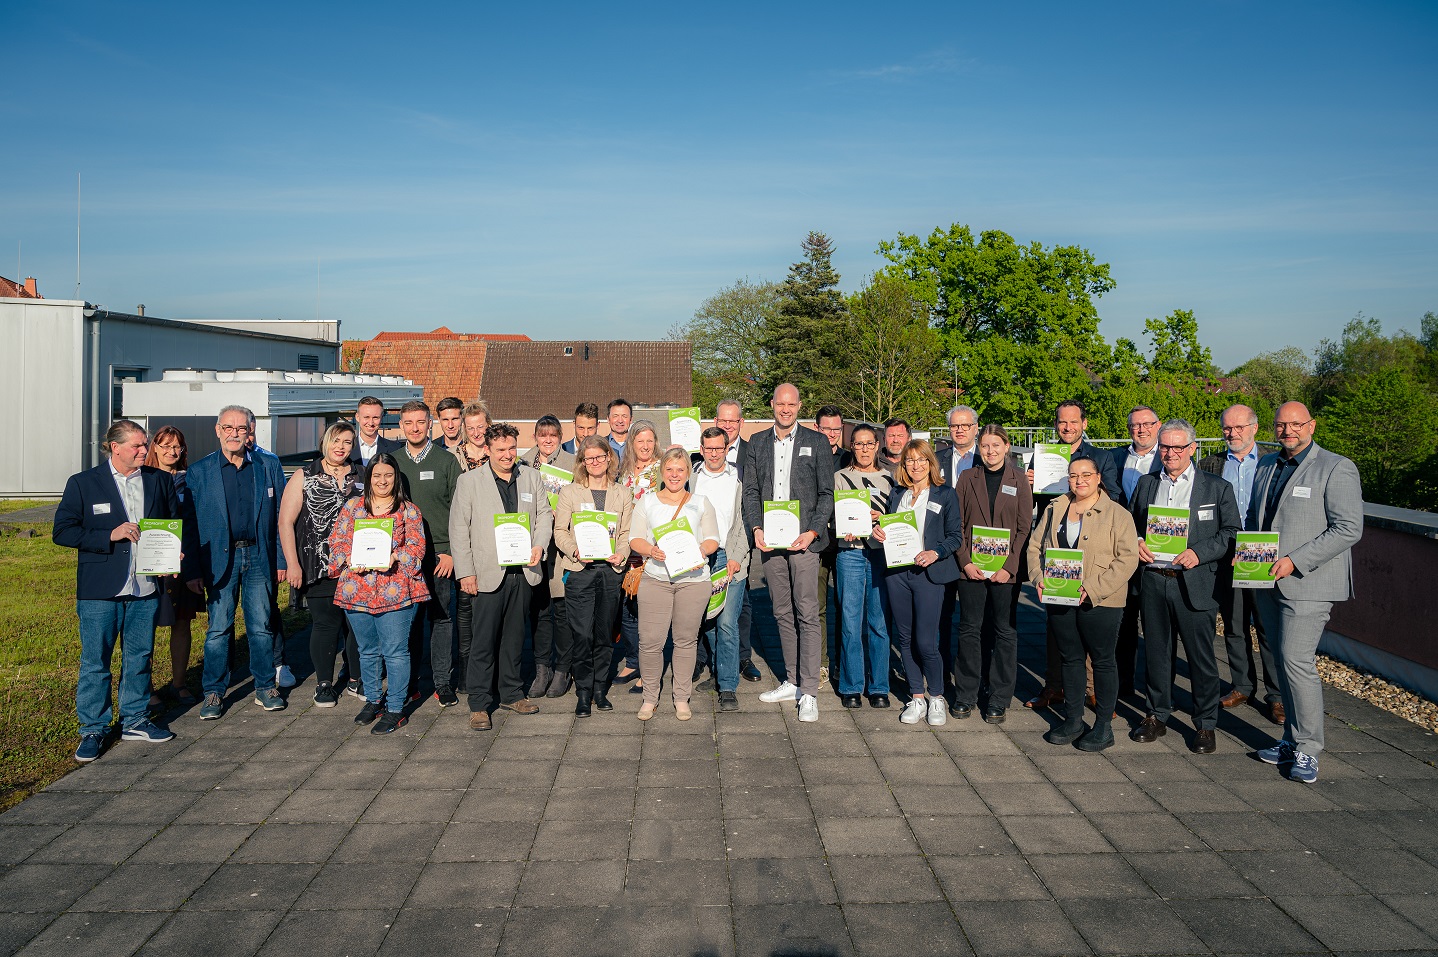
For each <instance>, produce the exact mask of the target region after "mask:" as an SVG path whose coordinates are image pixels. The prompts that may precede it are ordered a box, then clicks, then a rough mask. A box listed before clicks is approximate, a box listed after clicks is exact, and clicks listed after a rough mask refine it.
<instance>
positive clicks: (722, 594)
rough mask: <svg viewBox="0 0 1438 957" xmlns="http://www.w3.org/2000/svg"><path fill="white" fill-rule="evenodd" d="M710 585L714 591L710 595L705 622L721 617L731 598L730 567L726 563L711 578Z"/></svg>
mask: <svg viewBox="0 0 1438 957" xmlns="http://www.w3.org/2000/svg"><path fill="white" fill-rule="evenodd" d="M709 585H710V588H712V589H713V590H712V591H710V593H709V609H708V610H707V611H705V612H704V620H705V621H712V620H713V619H715V618H718V617H719V613H720V612H721V611H723V610H724V603H725V602H726V601H727V600H728V598H729V565H728V563H727V562H726V563H725V564H724V567H722V568H720V569H719V570H718V571H716V572H715V573H714V574H712V575H710V576H709Z"/></svg>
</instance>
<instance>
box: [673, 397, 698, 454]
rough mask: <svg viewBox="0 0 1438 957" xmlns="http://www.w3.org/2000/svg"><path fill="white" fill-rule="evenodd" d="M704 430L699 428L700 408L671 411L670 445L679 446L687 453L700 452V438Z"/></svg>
mask: <svg viewBox="0 0 1438 957" xmlns="http://www.w3.org/2000/svg"><path fill="white" fill-rule="evenodd" d="M703 431H704V430H703V429H701V428H700V427H699V407H698V406H694V407H693V408H689V409H670V410H669V444H670V445H677V446H680V447H681V448H683V449H684V451H686V452H698V451H699V436H700V434H701V433H702V432H703Z"/></svg>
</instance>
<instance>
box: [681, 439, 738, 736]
mask: <svg viewBox="0 0 1438 957" xmlns="http://www.w3.org/2000/svg"><path fill="white" fill-rule="evenodd" d="M699 448H700V451H701V452H702V454H703V456H704V457H703V460H702V461H701V462H700V463H699V465H698V466H697V467H695V469H694V478H693V479H692V480H690V483H689V487H690V488H691V489H693V491H694V494H695V495H702V496H704V497H705V498H707V499H708V500H709V504H710V505H712V506H714V520H715V524H716V525H717V527H718V530H719V540H720V541H721V542H723V543H724V544H722V545H720V546H719V549H718V550H717V551H716V552H715V553H714V554H713V555H711V556H710V558H709V570H710V573H711V574H713V573H717V572H718V571H719V570H720V569H721V568H722V569H725V570H726V571H727V572H728V574H729V592H728V594H727V596H726V598H725V601H724V608H723V610H722V611H720V612H719V615H718V617H716V618H715V619H713V620H712V621H706V622H705V623H704V627H703V629H702V631H701V634H700V637H699V661H698V663H697V664H696V665H695V667H694V671H695V674H698V673H699V671H700V669H701V668H702V667H703V666H705V665H709V666H710V667H711V668H712V669H713V671H714V679H715V684H716V686H717V688H718V691H719V710H720V711H738V710H739V697H738V689H739V615H740V614H741V613H742V611H743V608H744V602H743V601H742V600H741V599H740V597H739V596H740V595H741V594H746V593H747V591H748V584H749V583H748V582H747V581H745V578H746V577H747V575H748V569H749V536H748V533H747V532H746V531H745V530H744V516H743V514H742V513H743V504H744V502H743V483H741V482H740V481H739V473H738V471H737V470H736V469H735V468H734V466H732V465H730V464H729V463H727V462H725V461H724V457H725V455H726V454H728V452H729V436H728V434H727V433H725V431H724V430H723V429H721V428H718V427H717V426H710V427H709V428H707V429H705V430H704V433H703V434H702V435H701V436H700V438H699ZM711 646H712V647H711Z"/></svg>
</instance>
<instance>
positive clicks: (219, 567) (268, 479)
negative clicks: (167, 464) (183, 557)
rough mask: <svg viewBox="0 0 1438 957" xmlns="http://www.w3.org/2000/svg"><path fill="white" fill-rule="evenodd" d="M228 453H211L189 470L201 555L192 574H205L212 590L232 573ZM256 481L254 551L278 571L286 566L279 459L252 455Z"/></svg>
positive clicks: (187, 480)
mask: <svg viewBox="0 0 1438 957" xmlns="http://www.w3.org/2000/svg"><path fill="white" fill-rule="evenodd" d="M224 457H225V456H224V453H223V452H211V453H210V454H209V455H207V456H205V457H204V458H202V459H200V460H199V461H198V462H196V463H195V464H194V465H191V466H190V470H189V471H188V472H186V473H185V484H186V485H188V486H189V489H190V498H191V501H192V502H193V507H194V510H195V532H196V537H197V540H198V541H197V544H198V548H199V554H198V555H196V556H195V558H196V563H197V564H196V566H195V571H194V572H193V573H192V575H191V577H192V578H200V579H202V580H203V581H204V583H205V585H206V587H211V588H213V587H214V586H215V585H216V584H218V583H220V582H222V581H224V580H225V576H226V575H228V574H229V572H230V560H231V558H232V552H233V549H232V548H231V547H230V512H229V507H228V505H227V503H226V500H225V483H224V480H223V479H222V478H221V477H220V464H221V463H222V462H223V461H224ZM246 471H248V472H249V473H250V476H251V480H252V481H253V482H254V483H255V492H254V495H255V499H254V501H255V515H256V521H255V549H256V553H257V554H259V555H261V556H263V557H264V559H265V561H266V562H268V564H269V570H270V571H271V572H275V571H278V570H281V569H283V568H284V567H285V556H284V553H283V552H282V551H280V547H279V530H278V518H279V511H280V498H281V497H282V496H283V495H284V492H285V470H284V469H283V468H281V467H280V460H279V459H277V458H275V457H274V456H273V455H270V454H269V453H255V452H252V453H251V455H250V465H249V466H248V468H247V469H246Z"/></svg>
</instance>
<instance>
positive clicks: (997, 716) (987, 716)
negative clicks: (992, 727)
mask: <svg viewBox="0 0 1438 957" xmlns="http://www.w3.org/2000/svg"><path fill="white" fill-rule="evenodd" d="M984 720H985V721H987V722H988V723H989V724H1003V723H1004V709H1003V708H995V707H994V706H993V705H990V706H989V707H987V708H985V709H984Z"/></svg>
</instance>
